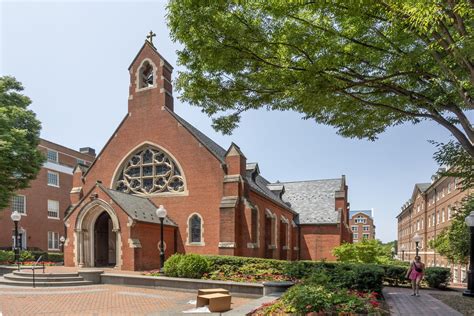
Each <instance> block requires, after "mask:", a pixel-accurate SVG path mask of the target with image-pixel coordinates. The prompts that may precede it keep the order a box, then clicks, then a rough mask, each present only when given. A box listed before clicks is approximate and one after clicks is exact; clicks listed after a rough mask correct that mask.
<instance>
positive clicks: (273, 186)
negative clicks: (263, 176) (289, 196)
mask: <svg viewBox="0 0 474 316" xmlns="http://www.w3.org/2000/svg"><path fill="white" fill-rule="evenodd" d="M267 188H268V189H269V190H270V191H272V192H273V194H275V195H276V196H278V197H279V198H280V199H281V197H282V196H283V194H284V193H285V186H284V185H283V184H282V183H280V182H278V181H277V182H276V183H270V184H268V185H267Z"/></svg>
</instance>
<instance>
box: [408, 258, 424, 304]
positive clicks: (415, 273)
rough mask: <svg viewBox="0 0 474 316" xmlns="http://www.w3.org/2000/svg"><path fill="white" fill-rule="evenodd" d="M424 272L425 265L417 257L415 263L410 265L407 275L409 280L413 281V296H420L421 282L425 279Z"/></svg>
mask: <svg viewBox="0 0 474 316" xmlns="http://www.w3.org/2000/svg"><path fill="white" fill-rule="evenodd" d="M424 272H425V264H424V263H423V262H421V257H420V256H415V261H413V262H412V263H411V264H410V268H409V269H408V271H407V275H406V277H407V279H410V280H411V285H412V288H413V294H412V295H411V296H420V282H421V280H422V279H423V273H424Z"/></svg>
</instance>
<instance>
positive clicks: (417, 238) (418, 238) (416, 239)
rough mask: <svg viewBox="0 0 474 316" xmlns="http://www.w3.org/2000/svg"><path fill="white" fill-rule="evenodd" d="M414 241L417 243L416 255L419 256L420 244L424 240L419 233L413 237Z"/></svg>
mask: <svg viewBox="0 0 474 316" xmlns="http://www.w3.org/2000/svg"><path fill="white" fill-rule="evenodd" d="M412 239H413V241H414V242H415V246H416V255H417V256H418V244H419V242H420V241H421V239H423V238H422V237H421V236H420V235H418V233H416V234H415V236H413V238H412Z"/></svg>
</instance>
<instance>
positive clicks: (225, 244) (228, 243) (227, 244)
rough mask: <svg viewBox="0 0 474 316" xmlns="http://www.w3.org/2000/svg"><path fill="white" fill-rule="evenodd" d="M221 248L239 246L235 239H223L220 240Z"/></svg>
mask: <svg viewBox="0 0 474 316" xmlns="http://www.w3.org/2000/svg"><path fill="white" fill-rule="evenodd" d="M219 248H237V244H236V243H235V242H233V241H221V242H219Z"/></svg>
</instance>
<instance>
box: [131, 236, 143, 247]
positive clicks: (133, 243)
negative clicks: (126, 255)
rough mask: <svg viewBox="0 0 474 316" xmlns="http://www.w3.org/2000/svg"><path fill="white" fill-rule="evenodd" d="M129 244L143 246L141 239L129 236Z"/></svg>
mask: <svg viewBox="0 0 474 316" xmlns="http://www.w3.org/2000/svg"><path fill="white" fill-rule="evenodd" d="M128 246H129V247H130V248H141V247H142V244H141V242H140V240H139V239H136V238H129V239H128Z"/></svg>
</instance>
